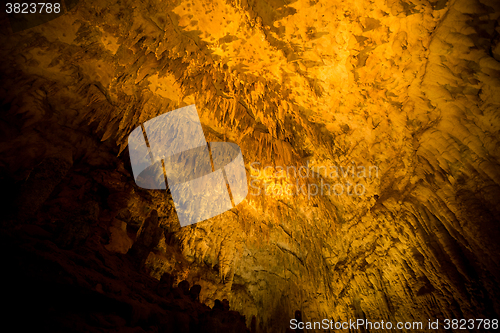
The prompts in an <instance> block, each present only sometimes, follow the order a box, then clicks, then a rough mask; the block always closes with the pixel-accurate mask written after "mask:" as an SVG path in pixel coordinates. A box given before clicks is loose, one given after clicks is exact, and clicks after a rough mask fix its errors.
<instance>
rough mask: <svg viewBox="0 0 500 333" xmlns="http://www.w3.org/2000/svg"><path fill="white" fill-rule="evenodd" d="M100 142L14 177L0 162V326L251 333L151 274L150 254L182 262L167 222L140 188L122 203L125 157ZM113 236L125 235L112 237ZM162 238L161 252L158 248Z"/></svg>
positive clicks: (182, 286) (232, 316) (166, 277)
mask: <svg viewBox="0 0 500 333" xmlns="http://www.w3.org/2000/svg"><path fill="white" fill-rule="evenodd" d="M103 146H104V147H105V148H102V147H103ZM103 146H101V149H97V150H92V149H89V151H87V152H85V153H82V154H80V155H79V156H80V158H79V157H78V154H74V155H73V152H71V151H70V152H68V153H67V154H66V155H63V156H61V155H59V156H52V157H50V156H47V157H43V158H42V159H41V161H40V162H37V163H35V161H34V160H32V161H31V162H32V163H31V164H30V167H28V168H26V169H24V168H20V169H18V170H17V172H16V173H14V174H13V173H9V170H7V168H6V167H5V164H3V168H2V179H1V182H2V185H3V190H4V193H7V194H8V196H7V198H8V200H9V201H4V202H3V207H2V208H3V209H2V211H3V212H4V214H3V215H4V218H3V220H2V225H1V227H2V228H1V232H0V239H1V240H0V243H1V245H0V246H1V247H2V253H3V254H4V256H3V257H4V260H3V262H4V265H3V272H4V281H5V284H4V288H5V291H4V293H3V294H4V295H5V296H4V297H3V300H4V302H5V304H7V305H8V306H7V308H8V309H7V312H6V313H5V318H6V321H5V322H4V323H5V325H7V326H10V327H13V328H14V327H15V328H16V330H17V331H25V332H26V331H29V330H30V329H33V330H37V331H43V332H250V330H249V329H248V328H247V327H246V319H245V317H244V316H242V315H240V314H239V313H238V312H236V311H232V310H230V307H229V302H228V301H227V300H225V299H224V300H223V301H220V300H215V303H214V305H213V306H212V308H210V307H209V306H207V305H205V304H203V303H201V302H200V300H199V295H200V292H201V290H202V287H201V286H200V285H198V284H194V285H192V286H190V283H189V282H188V281H186V280H182V281H180V282H179V281H176V278H175V277H174V276H173V275H171V274H169V273H163V274H162V276H161V278H160V279H159V280H158V279H155V278H153V277H151V269H150V268H149V267H148V266H147V264H146V260H147V258H148V255H149V254H150V253H151V252H156V253H159V254H160V255H167V256H172V257H175V256H177V257H179V258H180V257H181V256H180V252H179V251H180V250H179V245H178V244H177V242H176V240H175V236H174V232H172V230H169V229H168V228H169V227H168V226H170V225H173V224H174V222H175V221H174V222H172V223H170V224H168V223H166V222H165V221H163V222H162V223H161V225H160V222H159V218H158V213H157V211H156V209H154V208H152V207H151V203H150V202H149V201H148V198H149V196H150V193H148V192H147V191H144V192H142V193H140V196H141V198H142V199H143V200H144V202H146V204H144V206H143V207H142V206H141V209H139V211H134V208H133V207H132V208H131V207H129V206H128V205H130V202H129V201H130V200H131V197H130V193H131V192H132V190H131V187H132V186H131V185H130V184H133V180H132V178H131V176H130V173H129V171H128V170H126V167H124V166H123V165H124V163H123V162H122V160H123V159H126V158H127V156H126V153H125V154H124V155H125V156H121V157H116V155H115V157H113V156H112V155H110V154H106V153H104V152H103V149H109V147H106V145H103ZM111 151H112V149H111ZM100 154H104V155H105V158H102V157H101V162H102V165H100V166H96V165H95V163H96V160H99V155H100ZM20 156H21V157H25V155H23V154H22V153H21V154H20ZM20 156H17V157H18V158H19V157H20ZM75 156H76V158H74V157H75ZM73 158H74V159H73ZM18 160H22V158H20V159H18ZM89 160H92V161H93V162H92V163H93V164H94V165H89V164H88V163H86V162H85V161H89ZM125 165H126V164H125ZM136 190H137V189H136ZM139 191H140V190H139ZM155 195H168V194H166V193H155ZM162 218H163V217H162ZM113 225H115V226H118V227H117V228H114V229H113V227H112V226H113ZM124 225H126V227H123V226H124ZM172 228H175V227H172ZM116 230H119V231H120V232H121V235H122V236H123V235H126V236H129V237H125V238H124V239H120V238H117V236H116V234H113V231H116ZM138 231H139V233H138ZM137 233H138V236H137V237H136V234H137ZM161 239H164V244H166V249H163V250H159V249H158V243H159V242H160V240H161ZM127 242H128V243H127ZM132 243H133V245H132ZM120 251H121V252H123V253H120ZM181 260H182V259H179V261H181ZM183 264H185V263H182V262H180V267H182V265H183ZM178 268H179V267H177V268H176V269H178ZM176 269H174V273H175V272H177V271H176ZM176 282H178V283H176ZM175 285H176V286H175ZM254 321H255V319H254ZM254 327H255V323H254ZM253 332H255V330H254V331H253Z"/></svg>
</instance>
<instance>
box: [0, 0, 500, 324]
mask: <svg viewBox="0 0 500 333" xmlns="http://www.w3.org/2000/svg"><path fill="white" fill-rule="evenodd" d="M499 7H500V5H499V3H498V2H496V1H494V0H481V1H478V0H450V1H442V0H438V1H436V2H429V1H420V0H408V1H393V0H387V1H327V0H296V1H290V2H286V1H274V0H272V1H262V0H248V1H247V0H241V1H240V0H237V1H236V0H234V1H233V0H226V1H205V0H203V1H158V0H156V1H153V0H146V1H129V0H122V1H116V0H102V1H80V3H79V4H78V5H77V6H76V7H75V8H74V9H73V10H72V11H71V12H69V13H67V14H65V15H63V16H61V17H59V18H57V19H55V20H53V21H50V22H48V23H46V24H43V25H40V26H37V27H35V28H32V29H28V30H24V31H21V32H17V33H15V34H14V33H12V32H10V31H9V30H8V22H7V21H6V20H4V21H3V27H4V30H3V35H2V40H3V42H2V47H1V57H2V60H3V61H2V62H1V64H0V68H1V72H2V77H3V78H2V90H1V91H0V96H1V99H2V104H3V105H4V106H3V109H4V110H5V112H4V113H3V115H2V117H1V118H2V122H0V126H1V128H2V130H1V132H2V142H3V143H2V145H1V146H0V153H1V154H2V164H1V167H2V172H3V173H4V174H5V175H8V176H9V177H11V178H12V179H14V180H15V181H16V182H17V183H20V184H21V183H22V184H24V185H23V186H24V187H23V190H22V191H25V192H26V193H32V194H31V196H30V195H28V194H26V193H25V192H20V193H21V194H20V195H19V196H20V197H21V198H24V199H19V200H20V201H16V205H15V206H16V207H18V212H17V213H16V214H18V215H16V216H21V215H22V214H25V215H26V216H33V214H35V215H36V216H37V218H38V220H40V219H43V218H46V219H47V218H48V219H52V220H53V219H54V218H53V216H59V215H57V214H59V213H58V212H59V211H60V210H61V211H65V210H66V211H69V210H73V206H72V205H73V204H71V203H68V202H67V200H66V198H67V196H68V194H67V193H70V195H71V196H73V197H75V198H80V199H79V200H83V201H86V200H87V201H88V200H90V201H97V202H99V211H98V212H97V213H95V214H98V217H96V220H98V222H97V223H98V224H99V225H101V226H102V228H104V229H103V230H104V231H103V232H104V233H105V234H107V235H108V236H107V237H108V239H107V240H105V238H104V239H103V240H102V242H103V244H105V246H106V249H107V250H109V251H111V252H116V253H127V251H129V249H130V248H132V249H134V247H133V245H132V243H133V242H137V241H138V239H142V241H143V242H146V240H143V239H146V237H153V236H151V235H149V234H148V233H147V232H145V231H144V230H146V227H144V223H145V222H144V221H145V220H146V219H147V218H151V217H150V214H151V211H153V210H156V211H157V213H158V226H157V227H155V228H163V229H162V230H164V233H163V234H161V235H159V236H158V239H156V238H155V237H156V236H155V237H153V238H152V239H156V240H155V242H154V244H152V243H147V246H149V248H148V249H149V250H148V251H147V252H148V253H146V254H145V255H144V256H143V258H142V260H143V264H145V265H146V267H147V269H148V271H149V273H150V275H152V276H153V277H155V278H157V279H160V277H161V276H162V274H163V273H165V272H167V273H171V274H172V275H173V276H174V277H175V283H178V282H180V281H182V280H187V281H189V282H190V283H191V284H199V285H200V286H201V294H200V296H199V297H200V300H201V301H202V302H204V303H205V304H208V305H209V306H212V305H213V304H214V301H215V300H216V299H224V298H226V299H228V300H229V303H230V305H231V309H234V310H237V311H239V312H240V313H241V314H243V315H245V316H246V320H247V325H248V326H249V327H250V325H251V319H252V316H255V317H256V327H257V331H258V332H283V331H285V328H286V327H287V326H288V323H289V320H290V318H293V314H294V312H295V310H301V311H302V315H303V319H304V320H307V321H311V320H321V319H323V318H331V319H334V320H348V319H350V318H351V319H355V318H365V317H366V318H368V319H371V320H385V321H388V320H390V321H393V322H396V321H412V320H418V321H423V322H427V319H435V318H440V319H444V318H479V317H484V318H497V317H498V314H499V313H500V301H499V299H500V298H499V297H498V296H499V295H500V290H499V287H498V285H499V282H500V267H499V265H500V245H499V243H498V240H499V239H500V228H499V223H500V204H499V203H500V202H499V198H500V145H499V143H500V142H499V140H500V116H499V108H500V25H499V17H500V8H499ZM190 104H196V107H197V109H198V111H199V113H200V118H201V120H202V124H203V126H204V131H205V133H206V135H207V139H208V141H230V142H235V143H237V144H238V145H239V146H240V147H241V149H242V153H243V157H244V160H245V162H246V165H247V171H248V173H247V176H248V178H249V180H254V179H257V178H259V179H260V181H259V182H258V184H260V185H259V187H258V188H259V189H260V191H261V195H254V194H255V193H256V192H257V190H256V189H255V188H252V187H251V188H250V194H249V195H248V197H247V199H246V200H245V201H244V202H243V203H241V204H240V205H238V206H237V207H236V208H234V209H232V210H231V211H228V212H226V213H224V214H222V215H220V216H217V217H215V218H212V219H210V220H208V221H205V222H201V223H197V224H195V225H192V226H189V227H184V228H180V226H179V223H178V221H177V220H176V215H175V209H174V207H173V203H172V200H171V198H170V197H169V195H168V194H167V193H165V192H161V191H146V190H141V189H139V188H137V186H135V184H134V182H133V179H132V177H131V176H130V166H129V165H128V164H127V163H128V160H127V159H128V152H127V148H126V145H127V136H128V134H129V133H130V132H131V131H132V130H133V129H134V128H136V127H137V126H139V125H140V124H141V123H143V122H144V121H147V120H149V119H151V118H154V117H155V116H158V115H160V114H163V113H164V112H167V111H170V110H174V109H176V108H179V107H182V106H186V105H190ZM63 151H64V153H62V152H63ZM116 156H119V157H118V158H117V157H116ZM54 159H55V160H56V161H62V162H57V165H58V166H60V167H58V168H54V167H52V166H51V165H52V164H50V163H52V162H50V161H53V160H54ZM40 161H48V162H47V163H48V164H47V163H46V164H47V165H48V166H47V167H45V169H43V168H37V166H38V165H40ZM253 162H259V163H260V164H253V165H252V163H253ZM54 163H55V162H54ZM42 165H45V164H43V163H42ZM71 165H72V166H71ZM266 166H272V167H273V168H274V169H272V171H273V172H271V171H270V170H271V169H269V168H268V169H264V167H266ZM277 166H282V167H284V168H285V169H286V167H287V166H290V167H292V166H293V167H295V168H297V169H298V168H299V167H300V166H307V167H308V169H309V171H310V172H309V175H310V176H309V177H308V178H307V179H305V178H301V177H300V175H299V176H297V177H293V176H289V177H287V176H286V175H285V176H284V177H283V175H279V174H278V173H277V172H276V171H277V170H276V168H277ZM321 166H326V167H329V166H339V167H340V166H343V167H345V168H347V167H350V168H352V170H361V168H366V175H363V176H362V177H358V176H357V174H356V175H355V176H354V177H352V175H350V174H349V175H347V176H345V177H344V176H343V175H342V174H341V172H340V171H339V174H337V175H335V174H331V173H330V170H328V171H327V172H325V171H324V170H323V171H319V174H318V173H315V174H313V173H312V171H314V170H321V168H319V167H321ZM355 167H356V168H355ZM369 167H372V169H371V171H372V173H370V175H369V176H368V170H369ZM373 167H374V168H373ZM33 170H34V171H33ZM40 170H41V171H40ZM266 170H267V171H266ZM302 170H304V171H305V170H306V169H305V168H303V169H302ZM350 170H351V169H350ZM252 172H253V173H252ZM77 174H78V175H77ZM37 175H39V176H38V178H36V177H35V178H34V179H33V176H37ZM68 175H69V176H68ZM252 175H253V176H252ZM5 177H7V176H5ZM89 177H90V178H91V180H89V179H87V178H89ZM298 178H300V179H298ZM321 180H323V181H324V182H325V183H329V184H335V183H338V184H341V185H342V186H344V187H345V186H347V183H348V182H351V184H353V182H355V183H359V184H362V185H363V188H364V189H365V191H364V192H363V195H348V194H347V193H344V194H343V195H338V196H337V195H315V196H310V197H308V195H307V194H305V195H304V194H303V193H302V194H300V195H298V196H290V195H285V194H284V193H281V194H279V193H278V194H276V195H263V194H262V191H263V188H262V186H261V185H262V184H263V183H264V182H267V183H268V184H271V185H272V186H273V187H272V188H274V189H280V188H283V186H286V184H291V185H293V186H292V188H293V189H294V191H295V185H294V184H297V183H296V181H300V185H303V184H305V185H306V188H307V184H319V183H320V181H321ZM61 181H62V183H61ZM30 182H31V183H30ZM17 183H16V184H17ZM61 184H63V185H61ZM64 184H72V185H71V186H70V185H67V186H66V185H64ZM96 184H97V185H96ZM283 184H284V185H283ZM30 186H31V187H30ZM97 187H99V188H103V189H105V190H102V191H101V192H98V191H97V190H96V192H95V193H97V194H95V195H96V197H99V198H100V199H99V200H98V199H95V198H93V197H92V198H90V197H88V196H87V195H86V194H85V193H87V192H86V191H90V189H92V188H97ZM34 189H35V190H34ZM78 189H80V190H78ZM351 189H352V188H351ZM64 191H67V192H64ZM78 191H80V192H78ZM23 193H25V194H23ZM92 193H94V192H92ZM294 193H295V192H294ZM26 198H27V199H26ZM49 199H50V200H51V201H49V202H50V203H51V204H50V205H52V206H50V205H48V204H47V203H46V202H47V200H49ZM83 201H82V202H83ZM55 203H57V204H55ZM54 205H55V206H54ZM47 207H49V208H47ZM50 207H52V208H50ZM54 207H56V208H54ZM85 207H87V206H85ZM85 207H84V208H81V209H83V210H84V211H86V212H88V211H91V210H92V208H88V207H87V208H85ZM56 211H57V212H56ZM21 213H22V214H21ZM56 213H57V214H56ZM30 214H31V215H30ZM44 214H45V215H44ZM85 214H86V215H88V213H85ZM85 214H84V215H85ZM47 216H49V217H47ZM61 216H62V215H61ZM64 216H66V215H64ZM81 223H82V226H81V227H80V226H79V224H78V223H76V224H75V225H76V227H75V228H77V231H71V232H70V234H71V233H75V234H78V235H82V234H85V232H87V233H91V232H89V231H85V232H84V231H82V230H87V229H86V228H87V227H85V226H86V224H85V222H81ZM151 223H152V225H154V222H151ZM151 228H153V227H151ZM153 229H154V228H153ZM153 229H152V230H153ZM64 230H66V229H64ZM71 230H73V229H71ZM78 230H79V231H78ZM92 230H93V229H92ZM154 230H156V229H154ZM151 232H153V231H151ZM141 235H142V236H141ZM82 237H83V236H82ZM141 237H142V238H141ZM73 238H74V237H73ZM73 238H72V239H73ZM83 238H85V237H83ZM150 241H151V240H149V238H148V240H147V242H150ZM63 243H64V242H63ZM144 244H146V243H144ZM144 246H146V245H144ZM134 251H135V250H134ZM137 251H139V250H137ZM140 251H142V250H140ZM140 251H139V252H134V253H142V252H140Z"/></svg>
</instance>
